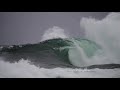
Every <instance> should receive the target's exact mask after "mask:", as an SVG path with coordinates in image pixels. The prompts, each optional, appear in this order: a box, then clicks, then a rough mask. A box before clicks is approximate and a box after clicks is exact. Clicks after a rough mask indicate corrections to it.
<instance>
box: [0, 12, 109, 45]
mask: <svg viewBox="0 0 120 90" xmlns="http://www.w3.org/2000/svg"><path fill="white" fill-rule="evenodd" d="M107 14H108V12H0V44H1V45H3V44H25V43H37V42H39V41H40V40H41V36H42V35H43V33H44V31H45V30H47V29H48V28H51V27H53V26H59V27H61V28H63V29H65V32H67V33H69V34H70V36H71V37H78V36H80V35H81V34H82V32H83V31H82V30H80V19H81V18H82V17H90V16H91V17H94V18H97V19H102V18H104V17H105V16H106V15H107Z"/></svg>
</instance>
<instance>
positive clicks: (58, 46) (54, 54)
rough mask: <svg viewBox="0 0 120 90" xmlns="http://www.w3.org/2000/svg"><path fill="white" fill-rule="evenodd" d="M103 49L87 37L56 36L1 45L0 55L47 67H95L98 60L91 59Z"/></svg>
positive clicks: (9, 59)
mask: <svg viewBox="0 0 120 90" xmlns="http://www.w3.org/2000/svg"><path fill="white" fill-rule="evenodd" d="M101 49H102V48H101V47H100V46H99V45H97V44H96V43H95V42H92V41H90V40H87V39H80V38H65V39H62V38H56V39H49V40H45V41H42V42H40V43H37V44H26V45H12V46H1V50H0V57H2V58H4V60H6V61H8V62H11V63H13V62H18V61H19V60H20V59H26V60H30V61H31V63H32V64H35V65H37V66H40V67H45V68H52V67H72V68H75V67H88V68H92V67H94V68H95V67H98V66H99V63H98V64H97V63H96V61H94V60H93V61H91V59H93V57H94V56H95V55H96V53H99V51H101ZM90 62H91V63H92V64H91V63H90ZM94 62H95V63H94ZM109 66H110V65H109ZM105 67H106V66H105ZM112 67H113V66H112ZM117 67H118V66H117Z"/></svg>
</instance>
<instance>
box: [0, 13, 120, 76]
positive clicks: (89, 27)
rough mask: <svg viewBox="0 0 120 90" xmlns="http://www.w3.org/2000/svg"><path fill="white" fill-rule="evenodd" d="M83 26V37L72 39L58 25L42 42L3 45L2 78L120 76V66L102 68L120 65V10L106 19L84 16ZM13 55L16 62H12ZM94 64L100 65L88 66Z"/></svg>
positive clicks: (0, 66) (0, 59)
mask: <svg viewBox="0 0 120 90" xmlns="http://www.w3.org/2000/svg"><path fill="white" fill-rule="evenodd" d="M80 28H81V29H84V31H85V36H84V37H83V39H79V37H78V38H70V37H69V35H66V34H65V30H64V29H62V28H60V27H58V26H54V27H53V28H49V29H48V30H46V31H45V33H44V34H43V36H42V39H41V43H39V44H34V45H25V46H24V45H23V46H22V45H19V46H7V47H6V46H5V47H4V46H0V53H2V54H1V56H0V78H119V77H120V69H119V68H120V67H119V68H116V67H114V68H106V67H105V68H104V69H101V68H100V67H98V65H110V64H112V66H111V65H110V67H113V66H114V64H115V65H116V64H118V66H119V65H120V54H119V53H120V39H119V38H120V36H119V35H120V13H109V15H107V16H106V17H105V18H104V19H102V20H97V19H95V18H87V17H84V18H82V19H81V20H80ZM57 38H60V39H57ZM33 47H34V49H31V48H33ZM43 49H44V50H43ZM39 50H40V51H39ZM41 50H43V51H41ZM45 50H47V52H46V51H45ZM8 52H9V53H10V54H8ZM13 52H15V53H13ZM28 52H29V54H28ZM30 52H32V54H31V53H30ZM34 52H35V54H33V53H34ZM36 52H37V53H36ZM11 53H12V54H11ZM16 53H18V54H16ZM43 53H44V54H46V55H44V54H43ZM2 55H4V56H6V55H7V56H8V57H7V60H5V58H4V57H2ZM12 55H13V56H16V57H15V58H14V59H15V61H10V57H11V56H12ZM39 55H41V56H39ZM56 55H58V56H59V57H60V59H59V60H58V56H56ZM13 56H12V59H13ZM17 56H18V57H17ZM26 56H27V58H26V59H25V58H23V59H22V58H21V57H26ZM28 57H29V58H28ZM31 57H32V59H33V58H35V59H36V57H37V60H36V61H35V60H31ZM38 57H39V59H38ZM47 57H48V58H47ZM17 59H18V60H17ZM62 60H63V61H62ZM33 62H36V63H38V62H39V63H40V64H39V65H37V64H36V63H33ZM43 62H44V63H43ZM65 62H66V63H65ZM62 65H63V66H64V67H61V66H62ZM92 65H97V67H95V68H91V69H89V68H87V67H89V66H92ZM45 66H46V67H47V66H50V67H51V66H52V68H46V67H45ZM71 66H74V67H71ZM118 66H117V67H118ZM81 67H84V68H81ZM101 67H102V66H101Z"/></svg>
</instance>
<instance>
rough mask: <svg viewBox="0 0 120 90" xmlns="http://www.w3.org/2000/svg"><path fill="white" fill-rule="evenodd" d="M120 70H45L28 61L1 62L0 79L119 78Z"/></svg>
mask: <svg viewBox="0 0 120 90" xmlns="http://www.w3.org/2000/svg"><path fill="white" fill-rule="evenodd" d="M118 77H120V69H104V70H103V69H92V70H88V69H84V70H82V69H71V68H54V69H45V68H39V67H36V66H35V65H31V64H30V63H29V62H28V60H23V59H22V60H20V61H19V62H18V63H9V62H4V61H2V60H0V78H118Z"/></svg>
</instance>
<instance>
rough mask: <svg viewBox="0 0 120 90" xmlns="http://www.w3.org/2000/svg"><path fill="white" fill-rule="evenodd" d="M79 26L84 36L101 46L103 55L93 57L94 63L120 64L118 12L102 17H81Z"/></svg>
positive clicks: (119, 19)
mask: <svg viewBox="0 0 120 90" xmlns="http://www.w3.org/2000/svg"><path fill="white" fill-rule="evenodd" d="M80 26H81V27H82V28H83V29H84V30H85V37H86V38H87V39H90V40H92V41H94V42H96V43H97V44H99V45H100V46H102V48H103V52H104V56H105V57H106V58H104V59H103V56H102V57H95V58H96V61H95V60H92V62H93V63H94V62H95V63H94V64H110V63H116V64H120V13H109V14H108V15H107V16H106V17H105V18H104V19H102V20H97V19H95V18H82V19H81V21H80Z"/></svg>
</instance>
